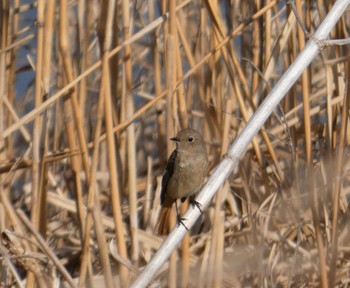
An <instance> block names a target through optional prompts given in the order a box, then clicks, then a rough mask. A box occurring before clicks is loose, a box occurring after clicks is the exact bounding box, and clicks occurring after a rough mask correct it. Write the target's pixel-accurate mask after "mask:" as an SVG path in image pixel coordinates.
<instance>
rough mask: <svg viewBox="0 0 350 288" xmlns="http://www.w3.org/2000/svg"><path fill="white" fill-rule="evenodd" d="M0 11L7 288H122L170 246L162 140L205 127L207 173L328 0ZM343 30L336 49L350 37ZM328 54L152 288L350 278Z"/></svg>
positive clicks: (23, 5)
mask: <svg viewBox="0 0 350 288" xmlns="http://www.w3.org/2000/svg"><path fill="white" fill-rule="evenodd" d="M1 3H2V6H1V8H0V15H1V17H0V21H1V26H0V27H1V40H0V229H1V238H0V240H1V241H0V255H1V256H0V269H1V270H0V271H1V280H0V281H1V284H0V285H1V286H2V287H12V286H14V287H128V286H129V285H130V284H131V283H132V282H133V280H134V279H135V278H136V277H137V275H138V273H139V271H140V270H142V267H143V266H144V265H145V264H146V263H147V262H148V261H149V260H150V259H151V258H152V255H153V254H154V252H155V251H156V250H157V249H158V247H159V245H160V244H161V243H162V241H163V238H161V237H158V236H156V235H155V234H154V233H153V228H154V225H155V222H156V220H157V218H158V213H159V211H160V204H159V201H160V199H159V197H160V190H161V178H162V173H163V170H164V167H165V164H166V160H167V158H168V156H169V155H170V153H171V152H172V150H173V149H174V146H173V143H171V141H170V140H169V139H170V138H171V137H172V136H174V135H175V134H176V132H177V131H178V130H180V129H183V128H187V127H191V128H194V129H197V130H198V131H200V132H201V133H202V135H203V137H204V139H205V142H206V147H207V151H208V154H209V159H210V166H211V169H213V168H214V167H215V166H216V165H217V164H218V163H219V161H220V159H222V157H224V155H225V153H226V151H227V148H228V146H229V144H230V143H231V142H232V141H233V140H234V138H235V137H236V135H237V134H238V133H239V132H240V131H241V129H242V127H244V125H245V123H246V122H247V121H248V120H249V118H250V117H251V115H252V114H253V113H254V111H255V110H256V108H257V107H258V106H259V104H260V103H261V102H262V101H263V100H264V98H265V96H266V95H267V94H268V92H269V91H270V89H271V87H273V86H274V83H276V81H277V80H278V79H279V78H280V77H281V75H282V74H283V71H285V70H286V69H287V67H289V66H290V64H291V63H292V62H293V60H294V59H295V57H296V56H297V55H298V54H299V52H300V51H301V50H302V49H303V48H304V46H305V44H306V42H307V41H308V38H309V37H312V35H313V31H315V29H316V28H317V27H318V25H319V24H320V22H321V21H322V20H323V19H324V17H325V16H326V15H327V12H328V11H329V9H330V8H331V7H332V3H333V1H300V0H296V1H295V2H292V3H285V2H280V1H274V0H266V1H252V0H247V1H240V0H237V1H213V0H206V1H199V0H186V1H174V0H169V1H153V0H148V1H128V0H122V1H116V0H109V1H107V0H101V1H97V0H95V1H84V0H71V1H67V0H61V1H54V0H47V1H43V0H37V1H36V2H33V1H30V0H28V1H19V0H14V1H9V0H2V1H1ZM349 20H350V19H349V13H348V12H346V13H345V14H344V15H343V16H342V18H341V21H339V23H338V24H337V26H336V27H335V28H334V29H333V32H332V34H331V37H330V38H331V39H346V38H349V31H350V30H349V29H350V27H349V26H350V25H349V23H350V21H349ZM337 44H338V43H336V44H334V43H332V42H329V43H328V42H327V43H322V45H323V48H324V49H323V50H322V52H321V53H320V54H319V55H318V57H316V59H315V60H314V61H313V62H312V64H311V65H310V66H309V68H308V69H307V70H306V71H305V72H304V73H303V75H302V77H301V78H300V80H299V81H298V83H297V84H296V85H294V86H293V88H292V89H291V90H290V91H289V93H288V95H286V96H285V98H284V100H283V101H282V102H281V103H280V106H279V107H278V109H276V111H275V113H274V115H273V116H271V117H270V118H269V119H268V121H267V122H266V124H265V126H264V127H263V129H261V131H260V133H259V134H258V136H256V137H255V138H254V140H253V141H252V143H251V145H250V146H249V147H247V152H246V153H245V155H244V157H243V158H242V159H241V164H240V167H239V169H237V170H236V171H234V173H232V175H231V176H230V177H229V178H228V179H227V181H226V182H225V184H224V185H223V186H222V188H221V189H220V190H219V191H218V193H217V194H216V196H215V197H214V199H213V201H212V205H211V206H210V207H209V208H208V209H207V210H206V211H204V213H203V215H202V218H201V220H200V221H199V222H198V223H197V225H196V226H195V227H194V229H192V231H191V233H189V234H188V236H186V238H185V239H184V240H183V242H182V244H181V246H180V247H179V248H178V250H177V251H176V253H174V254H173V255H172V257H171V258H170V259H169V262H168V263H167V264H166V265H165V266H164V267H163V268H162V269H161V270H160V271H158V273H157V275H155V277H154V279H153V282H152V284H151V285H152V287H348V286H349V285H350V283H349V282H350V280H349V279H350V277H349V271H350V270H349V265H350V247H349V243H350V231H349V227H350V219H349V200H350V195H349V194H350V189H349V187H350V186H348V184H349V183H350V178H349V174H350V166H349V163H350V162H349V148H348V144H349V142H350V133H349V131H350V130H349V129H348V127H347V124H348V110H349V107H348V105H349V99H350V98H349V97H350V86H349V85H350V84H349V75H350V73H349V72H350V62H349V54H348V53H349V52H348V51H349V47H348V46H347V45H337ZM186 205H188V204H187V203H186V202H185V203H184V204H183V205H182V207H181V211H182V213H183V212H184V211H185V210H186V207H187V206H186Z"/></svg>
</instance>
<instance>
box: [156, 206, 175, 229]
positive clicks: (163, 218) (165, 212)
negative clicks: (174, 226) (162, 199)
mask: <svg viewBox="0 0 350 288" xmlns="http://www.w3.org/2000/svg"><path fill="white" fill-rule="evenodd" d="M170 212H171V207H162V209H161V210H160V215H159V218H158V221H157V224H156V226H155V229H154V233H155V234H157V235H167V234H168V233H169V215H170Z"/></svg>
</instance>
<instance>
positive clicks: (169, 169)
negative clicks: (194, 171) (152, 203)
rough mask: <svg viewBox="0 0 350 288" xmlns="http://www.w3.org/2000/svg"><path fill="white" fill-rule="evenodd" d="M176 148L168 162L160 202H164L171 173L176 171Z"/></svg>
mask: <svg viewBox="0 0 350 288" xmlns="http://www.w3.org/2000/svg"><path fill="white" fill-rule="evenodd" d="M176 154H177V152H176V150H174V151H173V153H171V155H170V157H169V160H168V162H167V163H166V167H165V171H164V175H163V179H162V191H161V193H160V203H161V204H163V203H164V201H165V198H166V187H167V185H168V182H169V179H170V177H171V175H173V173H174V166H175V165H174V164H175V159H176Z"/></svg>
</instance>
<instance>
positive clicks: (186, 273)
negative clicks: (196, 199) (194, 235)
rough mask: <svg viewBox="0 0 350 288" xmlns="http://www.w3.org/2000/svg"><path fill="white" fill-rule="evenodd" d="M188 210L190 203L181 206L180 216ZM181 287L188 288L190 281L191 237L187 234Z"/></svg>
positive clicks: (183, 245) (184, 241)
mask: <svg viewBox="0 0 350 288" xmlns="http://www.w3.org/2000/svg"><path fill="white" fill-rule="evenodd" d="M187 208H188V201H186V202H184V203H182V204H181V206H180V214H184V213H185V212H186V210H187ZM180 268H181V274H180V275H181V280H180V281H179V283H180V286H181V287H188V285H189V280H190V277H189V276H190V268H191V267H190V235H189V234H187V235H186V236H185V238H184V240H183V241H182V243H181V265H180Z"/></svg>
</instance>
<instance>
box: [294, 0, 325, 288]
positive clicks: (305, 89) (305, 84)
mask: <svg viewBox="0 0 350 288" xmlns="http://www.w3.org/2000/svg"><path fill="white" fill-rule="evenodd" d="M296 11H297V13H298V15H303V13H302V8H301V1H300V0H297V1H296ZM297 33H298V45H299V47H298V48H299V51H301V50H302V49H303V48H304V46H305V38H304V31H303V30H302V27H301V26H300V25H298V27H297ZM308 73H309V72H308V70H306V71H304V72H303V74H302V76H301V86H302V91H301V93H302V97H303V106H304V129H305V152H306V162H307V165H308V169H307V170H308V171H307V175H308V176H309V179H310V183H309V185H308V188H309V189H310V190H309V191H310V193H311V194H310V195H311V197H312V201H311V203H312V205H313V207H312V208H311V210H312V215H313V218H314V219H313V221H314V225H315V229H316V241H317V248H318V252H319V260H320V271H321V283H322V287H323V288H327V287H328V278H327V272H326V262H325V261H326V258H325V252H324V246H323V245H324V244H323V241H322V235H321V230H320V222H319V219H320V218H319V215H318V204H317V202H318V195H317V191H316V189H315V187H314V177H313V176H314V173H313V172H312V170H313V167H312V166H313V163H312V161H313V160H312V159H313V158H312V157H313V156H312V147H311V145H312V144H311V116H310V105H309V95H310V94H309V91H310V88H309V77H308Z"/></svg>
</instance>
